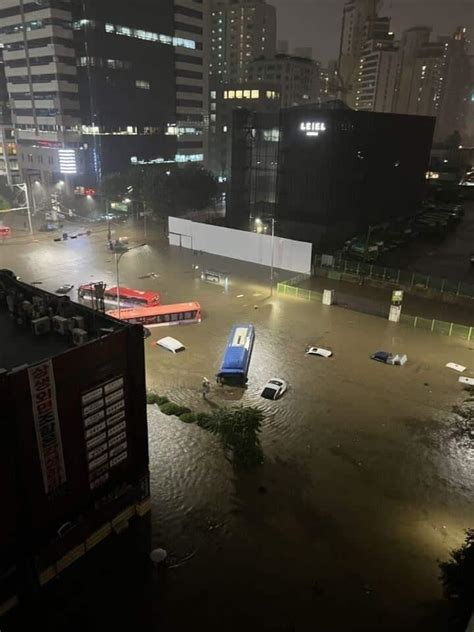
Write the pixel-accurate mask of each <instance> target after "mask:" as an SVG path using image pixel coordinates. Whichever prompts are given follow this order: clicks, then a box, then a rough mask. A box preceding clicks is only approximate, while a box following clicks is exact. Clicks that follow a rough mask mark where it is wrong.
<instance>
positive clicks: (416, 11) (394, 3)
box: [269, 0, 474, 62]
mask: <svg viewBox="0 0 474 632" xmlns="http://www.w3.org/2000/svg"><path fill="white" fill-rule="evenodd" d="M269 2H270V4H273V5H274V6H275V7H277V11H278V17H277V19H278V39H287V40H289V42H290V52H291V48H292V47H294V46H312V47H313V56H314V58H315V59H319V60H321V61H322V62H327V61H328V59H336V58H337V56H338V52H339V35H340V29H341V20H342V8H343V6H344V0H269ZM380 14H381V15H384V16H391V17H392V31H394V32H395V35H396V37H397V38H398V37H399V36H400V33H401V31H402V30H403V29H406V28H410V27H411V26H419V25H423V26H425V25H426V26H432V27H433V35H435V34H436V35H448V34H450V33H451V32H452V31H454V29H455V28H456V27H457V26H460V25H462V26H466V27H467V29H468V30H469V33H470V35H471V40H473V39H474V1H473V0H385V1H384V2H383V8H382V10H381V11H380ZM472 50H473V46H472V45H471V52H472Z"/></svg>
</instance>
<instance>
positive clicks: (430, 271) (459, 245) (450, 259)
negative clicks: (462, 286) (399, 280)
mask: <svg viewBox="0 0 474 632" xmlns="http://www.w3.org/2000/svg"><path fill="white" fill-rule="evenodd" d="M462 206H463V207H464V209H465V215H464V217H463V219H462V221H461V222H460V223H459V224H458V225H457V226H455V227H454V229H453V230H449V231H448V232H447V233H446V236H445V238H444V239H442V240H439V239H436V238H427V237H425V238H423V239H417V240H416V241H414V242H413V243H409V244H407V245H406V246H404V247H402V248H398V249H397V250H393V251H391V252H387V253H385V254H384V255H382V257H381V258H380V260H379V261H377V265H380V266H386V267H388V268H400V267H402V268H403V269H404V270H412V271H415V272H420V273H422V274H427V275H431V276H433V277H438V278H441V279H453V280H455V281H463V282H465V283H472V284H474V265H471V264H470V261H469V258H470V255H471V254H472V253H473V252H474V202H472V201H464V202H462ZM400 261H403V265H400Z"/></svg>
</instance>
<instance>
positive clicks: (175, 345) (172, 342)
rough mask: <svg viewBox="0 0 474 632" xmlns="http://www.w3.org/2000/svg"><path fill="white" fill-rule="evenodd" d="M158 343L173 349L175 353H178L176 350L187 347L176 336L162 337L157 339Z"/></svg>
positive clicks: (169, 349)
mask: <svg viewBox="0 0 474 632" xmlns="http://www.w3.org/2000/svg"><path fill="white" fill-rule="evenodd" d="M156 344H157V345H160V347H164V348H165V349H168V351H172V352H173V353H176V351H181V349H185V346H184V345H183V343H182V342H180V341H179V340H176V338H172V337H171V336H166V337H165V338H160V340H157V342H156Z"/></svg>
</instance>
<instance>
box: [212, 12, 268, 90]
mask: <svg viewBox="0 0 474 632" xmlns="http://www.w3.org/2000/svg"><path fill="white" fill-rule="evenodd" d="M211 9H212V10H211V46H210V65H209V74H210V75H211V77H212V79H213V80H214V82H217V83H229V82H235V81H246V80H247V79H248V71H249V65H250V63H251V62H252V61H253V60H254V59H255V58H257V57H273V56H274V55H275V49H276V10H275V7H274V6H272V5H269V4H266V2H265V0H230V1H229V0H228V1H227V2H225V1H224V0H213V3H212V7H211Z"/></svg>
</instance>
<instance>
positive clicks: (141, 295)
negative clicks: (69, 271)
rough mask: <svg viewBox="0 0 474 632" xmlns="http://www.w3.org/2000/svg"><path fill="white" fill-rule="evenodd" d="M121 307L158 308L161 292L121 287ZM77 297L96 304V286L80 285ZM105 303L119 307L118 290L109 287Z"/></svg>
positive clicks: (106, 291)
mask: <svg viewBox="0 0 474 632" xmlns="http://www.w3.org/2000/svg"><path fill="white" fill-rule="evenodd" d="M118 290H119V297H120V307H125V308H134V307H145V308H147V309H148V308H150V307H156V306H157V305H159V304H160V302H161V297H160V294H159V292H151V291H149V290H146V291H141V290H132V289H131V288H129V287H122V286H120V287H119V289H118ZM77 295H78V297H79V298H80V299H82V300H83V301H86V302H90V303H92V302H95V300H96V294H95V291H94V284H93V283H88V284H86V285H80V286H79V289H78V290H77ZM104 303H105V305H106V306H110V307H116V306H118V305H117V288H116V287H108V288H106V290H105V293H104Z"/></svg>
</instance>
